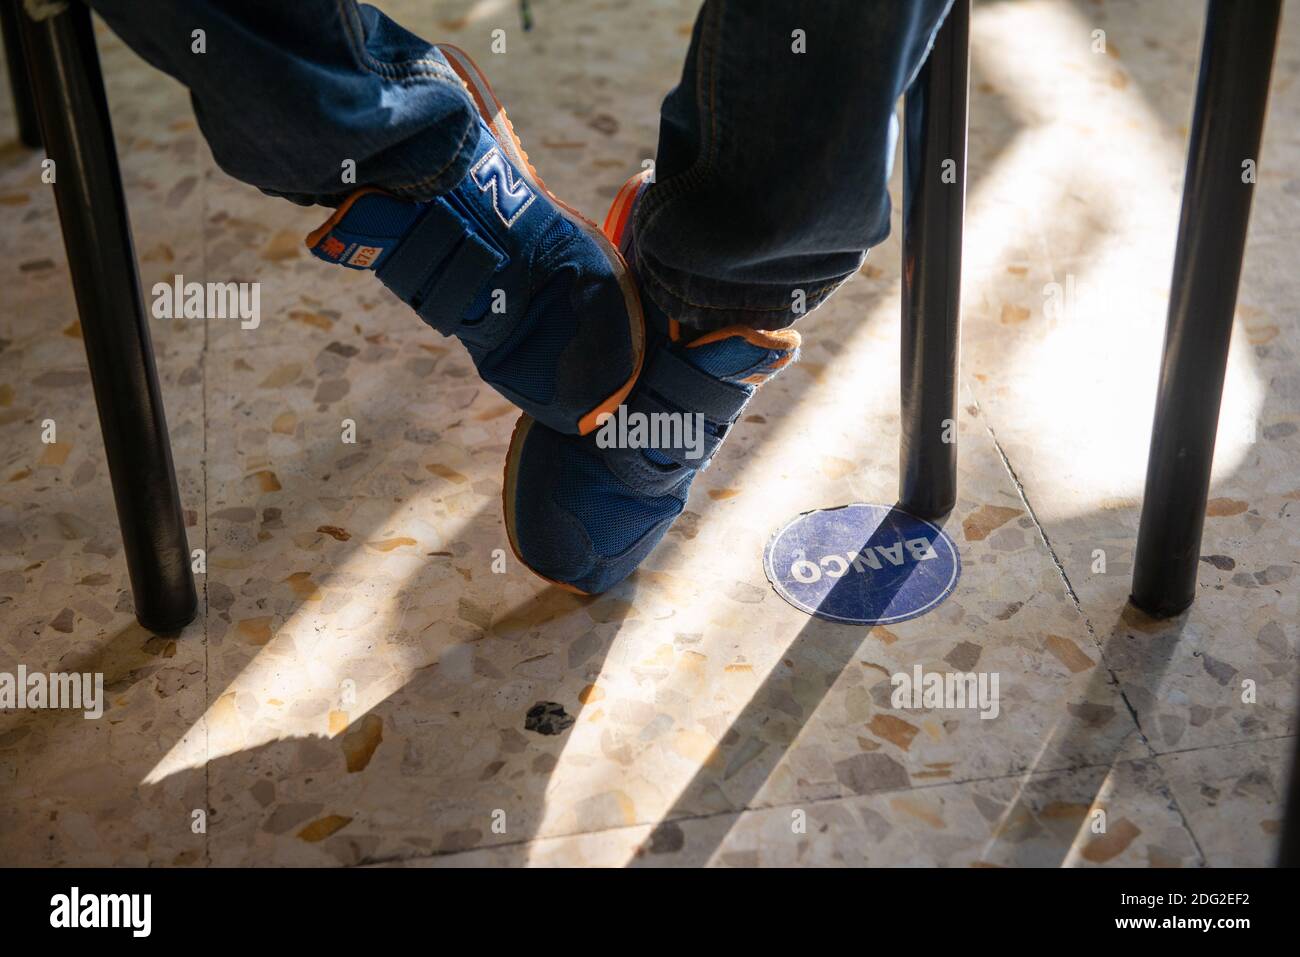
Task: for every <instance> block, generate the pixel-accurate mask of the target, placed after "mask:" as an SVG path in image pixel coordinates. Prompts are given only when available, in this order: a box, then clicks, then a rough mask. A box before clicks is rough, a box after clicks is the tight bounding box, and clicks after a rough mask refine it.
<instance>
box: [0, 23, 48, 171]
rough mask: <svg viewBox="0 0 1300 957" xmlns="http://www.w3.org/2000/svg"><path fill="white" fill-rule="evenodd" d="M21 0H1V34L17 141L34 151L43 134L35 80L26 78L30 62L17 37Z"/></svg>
mask: <svg viewBox="0 0 1300 957" xmlns="http://www.w3.org/2000/svg"><path fill="white" fill-rule="evenodd" d="M20 2H21V0H0V32H3V33H4V42H5V63H6V64H7V65H8V67H9V90H10V92H11V93H12V94H13V101H14V119H15V120H16V121H17V123H18V139H19V141H20V142H21V143H22V144H23V145H24V146H28V147H31V148H32V149H40V148H41V131H40V127H39V125H38V124H37V122H36V102H35V101H34V100H33V99H32V81H31V79H30V78H29V77H28V76H27V59H26V57H24V56H23V42H22V38H21V37H20V36H19V35H18V7H17V6H16V4H18V3H20Z"/></svg>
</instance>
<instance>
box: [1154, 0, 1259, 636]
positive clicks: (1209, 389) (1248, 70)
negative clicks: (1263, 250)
mask: <svg viewBox="0 0 1300 957" xmlns="http://www.w3.org/2000/svg"><path fill="white" fill-rule="evenodd" d="M1280 5H1281V0H1210V3H1209V10H1208V13H1207V17H1206V24H1205V38H1204V41H1203V44H1202V47H1201V70H1200V79H1199V80H1198V82H1197V87H1196V107H1195V110H1194V112H1193V114H1192V129H1191V135H1190V142H1189V145H1188V150H1187V172H1186V178H1185V180H1184V183H1183V208H1182V217H1181V219H1180V221H1179V224H1178V246H1177V249H1176V251H1175V253H1174V275H1173V282H1172V285H1171V287H1170V291H1169V318H1168V323H1167V326H1166V328H1165V346H1164V356H1163V358H1162V359H1161V363H1160V382H1159V386H1158V389H1157V393H1156V413H1155V424H1154V425H1153V426H1152V429H1151V453H1150V457H1149V459H1148V461H1147V478H1146V490H1145V492H1144V493H1143V497H1142V520H1141V524H1140V526H1139V528H1138V539H1137V553H1136V556H1135V557H1134V567H1133V592H1132V600H1133V604H1135V605H1137V606H1138V607H1139V608H1141V609H1142V610H1143V611H1145V612H1147V613H1148V614H1150V615H1153V616H1155V617H1158V618H1166V617H1169V616H1171V615H1176V614H1178V613H1179V612H1180V611H1182V610H1183V609H1184V608H1186V607H1187V606H1188V605H1190V604H1191V603H1192V600H1193V599H1194V598H1195V597H1196V572H1197V564H1198V562H1199V559H1200V549H1201V530H1202V526H1203V524H1204V521H1205V502H1206V499H1207V498H1208V496H1209V491H1210V466H1211V463H1212V461H1213V458H1214V434H1215V430H1216V429H1217V428H1218V422H1219V400H1220V398H1221V397H1222V394H1223V378H1224V373H1225V371H1226V369H1227V362H1228V342H1229V339H1230V338H1231V335H1232V314H1233V310H1234V309H1235V308H1236V302H1237V282H1238V280H1239V278H1240V276H1241V260H1242V254H1243V251H1244V249H1245V245H1246V225H1247V222H1248V221H1249V219H1250V201H1251V195H1252V194H1253V193H1254V189H1255V187H1254V177H1253V176H1246V175H1245V170H1244V169H1243V164H1244V163H1245V161H1246V160H1251V161H1252V162H1253V163H1257V162H1258V159H1259V144H1260V136H1261V134H1262V131H1263V127H1264V111H1265V109H1266V108H1267V105H1268V82H1269V71H1270V70H1271V68H1272V64H1273V50H1274V47H1275V46H1276V40H1277V22H1278V10H1279V7H1280Z"/></svg>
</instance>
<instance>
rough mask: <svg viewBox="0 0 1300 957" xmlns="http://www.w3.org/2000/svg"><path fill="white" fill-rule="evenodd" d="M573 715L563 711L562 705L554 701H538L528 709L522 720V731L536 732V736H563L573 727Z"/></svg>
mask: <svg viewBox="0 0 1300 957" xmlns="http://www.w3.org/2000/svg"><path fill="white" fill-rule="evenodd" d="M574 720H575V719H574V717H573V715H571V714H569V713H568V712H566V711H565V710H564V705H562V704H557V703H556V702H554V701H539V702H537V704H535V705H533V706H532V707H531V708H529V709H528V715H527V716H526V717H525V718H524V730H525V731H536V732H537V733H538V734H563V733H564V732H565V731H567V730H569V728H571V727H573V722H574Z"/></svg>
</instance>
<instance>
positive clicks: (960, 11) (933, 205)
mask: <svg viewBox="0 0 1300 957" xmlns="http://www.w3.org/2000/svg"><path fill="white" fill-rule="evenodd" d="M969 46H970V0H956V2H955V3H954V4H953V6H952V9H951V10H950V11H949V12H948V17H947V19H946V20H945V21H944V23H943V26H942V27H940V29H939V32H938V35H937V36H936V37H935V41H934V46H933V48H932V49H931V51H930V56H929V57H928V59H927V60H926V62H925V64H924V65H923V66H922V68H921V71H920V73H919V74H918V75H917V77H916V80H915V81H914V82H913V83H912V86H911V88H910V89H909V90H908V91H907V95H906V97H905V101H904V139H903V309H902V312H903V349H902V353H903V355H902V390H901V391H902V420H903V421H902V425H903V427H902V446H901V449H900V454H899V493H898V499H899V505H900V506H901V507H902V508H903V509H904V510H906V511H908V512H911V513H913V514H915V515H919V516H921V517H923V518H940V517H942V516H944V515H947V514H948V513H949V512H950V511H952V508H953V506H954V505H955V504H956V503H957V363H958V355H959V339H960V321H959V320H960V298H961V243H962V217H963V214H964V211H965V205H966V97H967V86H968V78H969V69H968V60H969Z"/></svg>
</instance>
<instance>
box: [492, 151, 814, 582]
mask: <svg viewBox="0 0 1300 957" xmlns="http://www.w3.org/2000/svg"><path fill="white" fill-rule="evenodd" d="M648 185H649V178H648V174H640V175H638V176H636V177H633V179H632V180H630V181H629V182H628V184H627V185H626V186H624V187H623V190H622V191H621V192H620V193H619V196H618V198H616V199H615V201H614V206H613V207H612V208H611V209H610V214H609V217H608V218H607V219H606V221H605V223H606V229H607V230H608V231H609V232H610V236H611V238H612V239H613V241H614V242H616V243H618V244H619V245H620V248H621V249H622V250H623V253H624V255H625V257H626V258H627V261H628V262H630V263H632V264H633V267H634V268H635V263H636V258H635V251H634V249H633V248H632V242H631V232H632V231H631V229H629V228H628V224H629V223H630V222H631V219H632V216H631V212H632V210H633V208H634V207H635V205H636V201H637V200H638V199H639V198H640V196H641V194H642V193H643V192H644V191H645V189H646V188H648ZM643 303H644V306H645V310H646V333H647V336H646V341H647V345H646V368H645V372H644V373H643V374H642V375H641V377H640V379H639V380H638V381H637V383H636V386H635V387H634V388H633V390H632V392H631V394H630V395H629V396H628V398H627V401H626V404H624V405H620V406H619V407H618V408H617V409H616V410H614V411H613V412H612V413H611V414H609V415H605V416H601V418H600V421H599V422H598V428H597V430H596V431H595V432H594V433H592V434H589V435H585V436H576V435H562V434H560V433H559V432H557V431H555V430H554V429H550V428H547V427H546V425H545V424H543V423H542V422H540V421H536V420H535V419H533V418H532V417H530V416H528V415H523V416H521V417H520V419H519V422H518V424H517V425H516V426H515V432H514V435H513V436H512V437H511V440H510V450H509V452H508V453H507V455H506V470H505V482H504V488H503V500H504V506H505V524H506V534H507V535H508V537H509V539H510V545H511V547H512V548H513V549H514V552H515V555H516V556H517V557H518V558H519V560H520V561H521V562H522V563H523V564H524V565H526V566H527V567H528V568H530V569H532V570H533V571H534V572H536V573H537V574H538V575H540V576H541V577H542V578H545V579H546V580H547V581H549V582H551V583H552V584H556V585H559V586H561V587H563V588H566V589H568V590H570V591H575V592H579V593H581V594H596V593H598V592H602V591H605V590H606V589H608V588H610V587H612V586H613V585H615V584H617V583H618V582H620V581H622V580H623V579H624V578H626V577H627V576H628V575H630V574H631V573H632V571H633V570H634V569H635V568H636V567H637V566H638V565H639V564H640V563H641V562H642V561H643V560H644V559H645V557H646V556H647V555H648V554H650V551H651V550H652V549H653V548H654V547H655V545H657V544H658V543H659V540H660V539H662V538H663V537H664V535H665V534H666V533H667V532H668V529H669V527H670V526H671V525H672V524H673V521H674V520H675V519H676V518H677V516H678V515H679V514H681V511H682V509H683V508H684V507H685V505H686V497H687V495H688V494H689V493H690V488H691V483H692V482H693V481H694V480H695V476H696V475H698V474H699V472H700V470H701V469H703V468H705V467H707V465H708V463H709V460H710V459H711V458H712V457H713V455H714V454H715V453H716V452H717V450H718V447H719V446H720V445H721V444H722V441H723V440H724V439H725V438H726V437H727V435H728V434H729V432H730V431H731V427H732V426H733V424H734V423H735V422H736V420H737V418H738V417H739V416H740V413H741V410H742V409H744V407H745V404H746V403H747V402H748V401H749V400H750V398H751V397H752V396H753V395H754V392H755V390H756V389H757V388H758V386H759V385H760V384H762V383H763V382H765V381H767V379H768V378H770V377H771V376H772V375H774V374H775V373H776V372H777V371H779V370H780V369H782V368H784V367H785V366H787V365H789V364H790V363H791V362H792V361H794V359H795V358H796V357H797V356H798V352H799V333H797V332H796V331H794V330H793V329H782V330H779V331H776V332H761V331H757V330H754V329H750V328H749V327H747V326H730V327H728V328H726V329H722V330H719V331H717V332H710V333H707V334H705V335H702V336H698V337H696V338H693V339H687V338H684V337H683V334H682V330H681V328H680V327H679V326H678V324H677V323H676V321H674V320H671V319H669V318H668V316H667V315H665V314H664V313H663V311H662V310H660V309H659V308H658V306H656V305H655V304H654V303H653V301H652V300H651V299H650V298H649V297H648V296H647V297H645V298H644V300H643Z"/></svg>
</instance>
